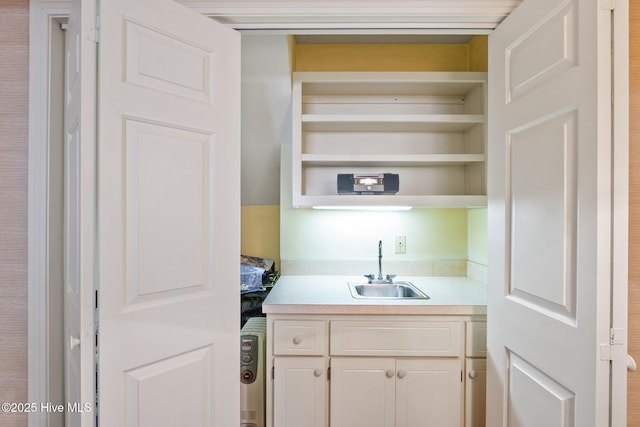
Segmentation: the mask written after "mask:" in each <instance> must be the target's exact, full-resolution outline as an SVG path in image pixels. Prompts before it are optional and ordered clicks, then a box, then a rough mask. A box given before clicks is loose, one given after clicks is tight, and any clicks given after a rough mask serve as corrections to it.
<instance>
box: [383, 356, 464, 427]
mask: <svg viewBox="0 0 640 427" xmlns="http://www.w3.org/2000/svg"><path fill="white" fill-rule="evenodd" d="M396 370H397V374H396V376H397V380H396V424H395V425H396V426H397V427H419V426H423V425H425V424H426V425H433V426H438V427H459V426H460V425H461V423H462V379H461V378H460V375H461V373H462V365H461V361H460V359H453V358H452V359H436V358H433V359H397V360H396Z"/></svg>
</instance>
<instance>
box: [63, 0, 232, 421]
mask: <svg viewBox="0 0 640 427" xmlns="http://www.w3.org/2000/svg"><path fill="white" fill-rule="evenodd" d="M81 2H82V5H83V6H84V5H85V3H93V1H88V2H87V1H85V0H82V1H81ZM99 7H100V11H99V13H100V19H99V22H100V34H99V37H100V41H99V43H98V84H97V88H98V103H97V105H98V121H97V123H98V126H97V127H98V132H97V155H96V164H97V177H98V181H97V225H98V226H97V230H98V234H97V253H98V255H97V264H96V269H97V271H96V278H97V282H98V286H97V288H98V321H99V342H98V358H97V360H98V402H99V416H98V419H99V424H100V425H105V426H154V427H155V426H177V425H184V426H214V425H215V426H221V427H222V426H224V427H226V426H233V425H238V424H239V416H240V415H239V413H240V405H239V381H238V360H239V346H238V337H239V329H240V324H239V314H240V313H239V309H240V308H239V306H240V304H239V289H238V278H239V254H240V233H239V230H240V225H239V221H240V179H239V176H240V175H239V170H240V168H239V162H240V134H239V130H240V36H239V33H237V32H236V31H233V30H231V29H228V28H226V27H223V26H222V25H220V24H217V23H215V22H213V21H212V20H210V19H208V18H205V17H203V16H202V15H199V14H197V13H195V12H193V11H190V10H187V9H186V8H184V7H183V6H180V5H178V4H176V3H174V2H172V1H170V0H135V1H131V0H109V1H103V2H100V6H99ZM74 9H76V10H74V12H76V11H77V8H74ZM83 18H85V20H84V22H83V26H82V27H81V28H82V31H81V38H83V37H85V38H91V37H92V33H93V29H92V27H94V23H95V17H91V16H89V15H86V14H85V15H84V16H83ZM83 60H84V58H83ZM83 196H84V195H83ZM85 379H86V378H85V377H84V375H83V380H85Z"/></svg>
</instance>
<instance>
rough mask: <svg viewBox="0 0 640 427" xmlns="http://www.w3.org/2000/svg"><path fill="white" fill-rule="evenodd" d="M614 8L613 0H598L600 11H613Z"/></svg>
mask: <svg viewBox="0 0 640 427" xmlns="http://www.w3.org/2000/svg"><path fill="white" fill-rule="evenodd" d="M615 8H616V4H615V0H600V9H602V10H614V9H615Z"/></svg>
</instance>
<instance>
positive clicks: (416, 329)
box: [330, 321, 463, 357]
mask: <svg viewBox="0 0 640 427" xmlns="http://www.w3.org/2000/svg"><path fill="white" fill-rule="evenodd" d="M330 335H331V345H330V351H331V354H332V355H338V356H339V355H385V356H438V357H458V356H461V355H462V341H463V338H462V322H407V321H397V322H377V321H332V322H331V334H330Z"/></svg>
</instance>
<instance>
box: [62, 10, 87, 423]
mask: <svg viewBox="0 0 640 427" xmlns="http://www.w3.org/2000/svg"><path fill="white" fill-rule="evenodd" d="M92 6H93V5H91V4H87V5H81V4H80V2H79V1H77V2H74V10H75V13H74V14H73V16H71V17H70V18H69V24H68V28H67V35H66V37H65V40H66V41H65V84H64V86H65V96H64V99H65V115H64V117H65V120H64V145H65V147H64V152H65V159H64V164H65V166H64V170H65V172H64V186H65V189H64V195H65V196H64V291H63V292H64V347H63V348H64V383H65V401H66V404H67V405H72V406H71V407H66V408H65V409H66V410H65V411H63V412H64V413H65V424H66V425H67V426H80V425H82V426H91V425H94V420H95V418H94V417H95V412H94V411H95V405H94V402H95V369H94V351H95V347H94V318H93V315H94V307H95V301H94V272H95V268H94V266H95V263H94V259H95V234H96V233H95V226H96V223H95V200H96V199H95V183H96V179H95V153H96V149H95V148H96V147H95V130H96V128H95V121H96V116H95V112H96V108H95V105H96V104H95V78H96V73H95V67H96V45H95V43H94V42H93V41H92V40H91V39H90V38H89V37H87V35H86V34H83V31H82V30H81V23H82V22H86V20H87V19H92V20H93V19H94V17H95V10H94V8H93V7H92ZM56 403H58V402H56ZM85 404H87V405H88V406H84V405H85Z"/></svg>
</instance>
